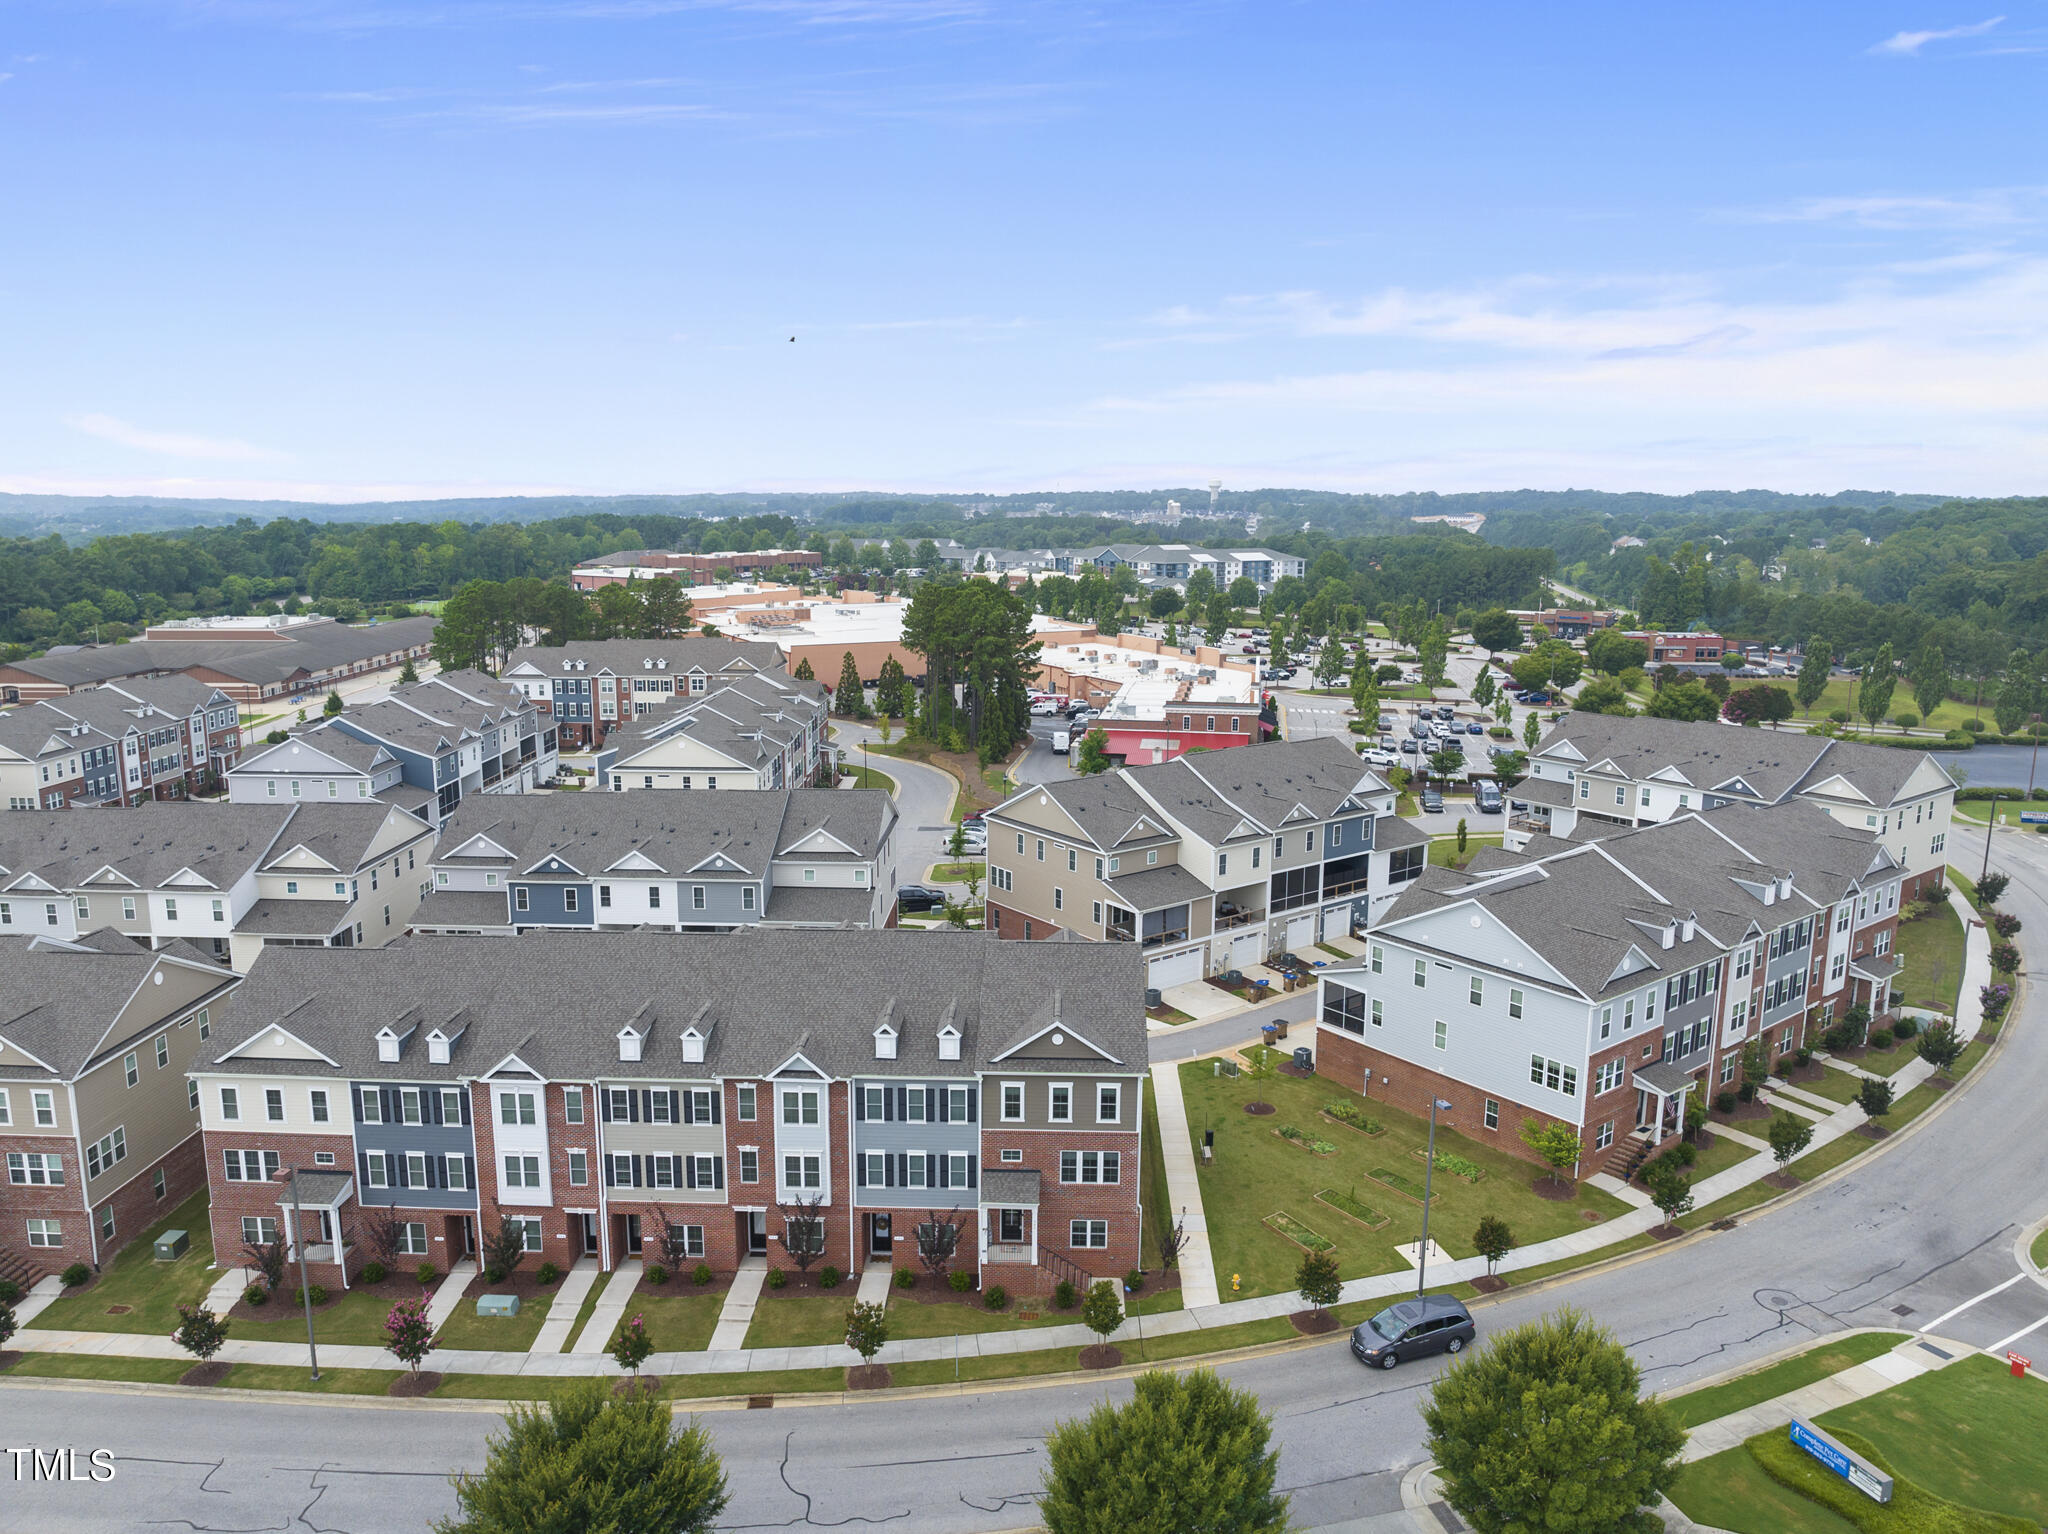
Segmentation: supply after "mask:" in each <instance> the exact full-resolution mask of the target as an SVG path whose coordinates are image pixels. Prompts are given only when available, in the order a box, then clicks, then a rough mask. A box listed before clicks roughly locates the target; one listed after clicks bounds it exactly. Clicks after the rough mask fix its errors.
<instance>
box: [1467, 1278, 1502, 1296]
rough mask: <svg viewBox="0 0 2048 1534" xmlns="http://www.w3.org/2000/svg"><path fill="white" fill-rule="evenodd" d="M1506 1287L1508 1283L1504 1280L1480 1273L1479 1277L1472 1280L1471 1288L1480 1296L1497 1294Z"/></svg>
mask: <svg viewBox="0 0 2048 1534" xmlns="http://www.w3.org/2000/svg"><path fill="white" fill-rule="evenodd" d="M1507 1286H1508V1281H1507V1280H1506V1279H1504V1278H1498V1277H1496V1276H1495V1275H1493V1274H1491V1273H1482V1274H1480V1275H1479V1277H1477V1278H1475V1279H1473V1280H1472V1287H1473V1288H1474V1289H1477V1290H1478V1291H1479V1292H1480V1293H1481V1294H1499V1293H1500V1292H1501V1290H1503V1289H1505V1288H1507Z"/></svg>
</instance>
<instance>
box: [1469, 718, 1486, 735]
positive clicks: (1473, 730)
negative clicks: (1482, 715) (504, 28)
mask: <svg viewBox="0 0 2048 1534" xmlns="http://www.w3.org/2000/svg"><path fill="white" fill-rule="evenodd" d="M1465 733H1466V734H1467V735H1484V734H1485V733H1486V726H1485V725H1483V724H1481V723H1480V722H1479V721H1478V720H1477V719H1475V720H1473V721H1472V722H1471V723H1470V724H1468V725H1466V726H1465Z"/></svg>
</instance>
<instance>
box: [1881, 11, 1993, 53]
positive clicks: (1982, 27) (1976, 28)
mask: <svg viewBox="0 0 2048 1534" xmlns="http://www.w3.org/2000/svg"><path fill="white" fill-rule="evenodd" d="M2003 20H2005V18H2004V17H2003V16H1993V17H1992V18H1991V19H1990V20H1988V21H1973V22H1971V23H1970V24H1969V25H1968V26H1964V27H1946V28H1943V29H1942V30H1940V31H1936V32H1894V33H1893V34H1892V35H1891V36H1890V37H1887V38H1886V39H1885V40H1884V41H1883V42H1881V43H1878V44H1876V45H1875V46H1873V47H1872V48H1871V50H1870V51H1871V52H1872V53H1896V54H1905V55H1909V56H1910V55H1912V54H1916V53H1918V52H1919V51H1920V50H1921V49H1922V48H1924V47H1926V46H1927V45H1928V44H1929V43H1945V42H1948V41H1949V40H1950V39H1952V38H1958V37H1982V36H1983V35H1984V34H1985V33H1986V32H1989V31H1990V30H1991V29H1992V28H1993V27H1995V26H1997V25H1998V24H1999V23H2000V22H2001V21H2003Z"/></svg>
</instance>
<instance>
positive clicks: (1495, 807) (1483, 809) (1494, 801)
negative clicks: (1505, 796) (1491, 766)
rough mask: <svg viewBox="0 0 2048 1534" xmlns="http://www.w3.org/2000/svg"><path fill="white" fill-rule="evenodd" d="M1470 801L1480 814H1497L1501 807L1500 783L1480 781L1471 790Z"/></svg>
mask: <svg viewBox="0 0 2048 1534" xmlns="http://www.w3.org/2000/svg"><path fill="white" fill-rule="evenodd" d="M1472 802H1473V803H1474V804H1475V805H1476V806H1477V807H1478V809H1479V813H1480V814H1482V815H1498V814H1499V813H1500V808H1501V798H1500V785H1499V784H1498V783H1481V784H1480V785H1479V786H1478V787H1477V788H1475V789H1474V790H1473V791H1472Z"/></svg>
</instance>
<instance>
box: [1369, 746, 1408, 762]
mask: <svg viewBox="0 0 2048 1534" xmlns="http://www.w3.org/2000/svg"><path fill="white" fill-rule="evenodd" d="M1362 754H1363V755H1364V757H1365V764H1366V766H1368V767H1398V766H1400V765H1401V759H1400V758H1399V757H1398V756H1396V755H1394V753H1393V752H1391V751H1387V750H1383V749H1382V748H1380V747H1379V746H1369V747H1367V748H1366V750H1365V751H1364V752H1363V753H1362Z"/></svg>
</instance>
